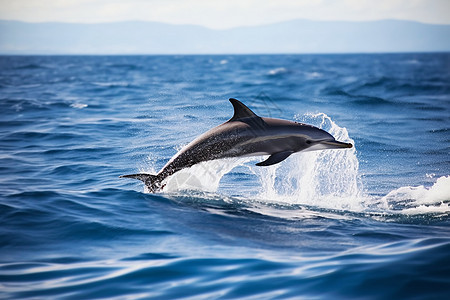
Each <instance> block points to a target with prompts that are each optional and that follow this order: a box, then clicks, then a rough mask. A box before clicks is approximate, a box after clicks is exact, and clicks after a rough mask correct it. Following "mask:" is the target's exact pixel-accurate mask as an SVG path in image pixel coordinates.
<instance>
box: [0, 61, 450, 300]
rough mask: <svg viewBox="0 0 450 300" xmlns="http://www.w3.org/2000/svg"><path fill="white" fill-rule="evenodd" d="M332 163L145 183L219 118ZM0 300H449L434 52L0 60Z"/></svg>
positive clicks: (444, 89) (442, 128) (199, 170)
mask: <svg viewBox="0 0 450 300" xmlns="http://www.w3.org/2000/svg"><path fill="white" fill-rule="evenodd" d="M230 97H235V98H237V99H240V100H241V101H243V102H244V103H245V104H247V105H248V106H249V107H250V108H251V109H253V110H254V111H255V112H256V113H257V114H259V115H261V116H266V117H267V116H270V117H276V118H284V119H289V120H297V121H302V122H307V123H310V124H313V125H315V126H319V127H321V128H324V129H326V130H327V131H329V132H330V133H332V134H333V135H334V136H335V137H336V138H337V139H338V140H341V141H346V142H352V143H354V145H355V147H354V148H352V149H346V150H327V151H321V152H308V153H297V154H295V155H292V156H291V157H289V158H288V159H287V160H285V161H283V162H282V163H280V164H277V165H274V166H270V167H257V166H255V163H257V162H258V161H261V159H262V158H258V157H257V158H236V159H225V160H218V161H212V162H206V163H202V164H199V165H196V166H194V167H192V168H190V169H187V170H184V171H181V172H179V173H177V174H175V175H174V176H172V177H171V178H169V180H168V182H167V186H166V188H165V190H164V191H162V192H160V193H156V194H149V193H146V192H145V189H144V186H143V184H142V183H141V182H139V181H134V180H131V179H119V178H118V176H119V175H123V174H130V173H135V172H139V171H143V172H150V173H153V172H157V171H158V170H159V169H160V168H161V167H162V166H163V165H164V164H165V163H166V162H167V161H168V160H169V159H170V158H171V157H172V156H173V155H174V154H175V153H176V152H177V150H179V149H180V148H181V147H182V146H184V145H186V144H187V143H189V142H190V141H191V140H193V139H194V138H195V137H196V136H198V135H199V134H201V133H203V132H205V131H206V130H208V129H210V128H212V127H214V126H217V125H219V124H221V123H222V122H224V121H226V120H228V119H229V118H230V117H231V116H232V113H233V110H232V106H231V104H230V103H229V102H228V100H227V99H228V98H230ZM0 117H1V119H0V224H1V225H0V226H1V227H0V298H2V299H52V298H53V299H104V298H108V299H179V298H187V299H449V297H450V217H449V213H450V156H449V154H450V131H449V130H450V54H449V53H425V54H414V53H412V54H367V55H366V54H365V55H254V56H225V55H224V56H34V57H32V56H2V57H0Z"/></svg>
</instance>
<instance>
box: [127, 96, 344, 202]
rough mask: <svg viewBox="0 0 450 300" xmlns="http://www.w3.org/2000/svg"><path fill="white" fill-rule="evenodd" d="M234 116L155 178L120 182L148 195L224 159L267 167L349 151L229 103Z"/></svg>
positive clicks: (315, 132) (303, 128) (303, 127)
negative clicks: (295, 156)
mask: <svg viewBox="0 0 450 300" xmlns="http://www.w3.org/2000/svg"><path fill="white" fill-rule="evenodd" d="M230 102H231V104H233V107H234V115H233V117H232V118H231V119H230V120H228V121H227V122H225V123H223V124H222V125H219V126H217V127H214V128H212V129H210V130H209V131H207V132H205V133H203V134H202V135H200V136H199V137H197V138H196V139H195V140H193V141H192V142H190V143H189V144H188V145H187V146H185V147H184V148H183V149H181V150H180V151H179V152H178V153H177V154H175V156H173V157H172V158H171V159H170V160H169V162H167V164H166V165H165V166H164V167H163V168H162V169H161V171H159V172H158V174H156V175H151V174H145V173H141V174H131V175H122V176H120V177H121V178H134V179H139V180H142V181H143V182H144V183H145V185H146V186H147V187H148V190H149V191H150V192H152V193H153V192H156V191H158V190H161V189H162V188H163V187H164V184H163V181H164V180H165V179H166V178H167V177H169V176H170V175H172V174H174V173H176V172H178V171H180V170H182V169H185V168H189V167H191V166H193V165H195V164H198V163H200V162H203V161H208V160H214V159H219V158H226V157H239V156H257V155H270V156H269V158H267V159H266V160H265V161H262V162H260V163H257V164H256V165H257V166H270V165H273V164H277V163H279V162H281V161H283V160H285V159H286V158H287V157H288V156H289V155H291V154H292V153H295V152H300V151H314V150H324V149H342V148H351V147H352V144H349V143H343V142H338V141H336V140H335V139H334V137H333V136H332V135H331V134H329V133H328V132H326V131H324V130H322V129H319V128H317V127H314V126H311V125H307V124H302V123H297V122H292V121H287V120H281V119H273V118H262V117H259V116H257V115H256V114H255V113H254V112H252V111H251V110H250V109H249V108H248V107H247V106H245V105H244V104H243V103H242V102H240V101H239V100H236V99H233V98H231V99H230Z"/></svg>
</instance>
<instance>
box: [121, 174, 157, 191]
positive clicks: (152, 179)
mask: <svg viewBox="0 0 450 300" xmlns="http://www.w3.org/2000/svg"><path fill="white" fill-rule="evenodd" d="M119 178H134V179H138V180H141V181H143V182H144V183H145V185H146V186H147V188H148V191H149V192H150V193H154V192H156V191H159V190H160V189H162V188H163V187H164V186H163V185H162V183H161V181H162V179H161V178H160V177H159V176H158V175H152V174H145V173H139V174H129V175H121V176H119Z"/></svg>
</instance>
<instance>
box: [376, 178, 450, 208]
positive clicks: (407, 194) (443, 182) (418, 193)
mask: <svg viewBox="0 0 450 300" xmlns="http://www.w3.org/2000/svg"><path fill="white" fill-rule="evenodd" d="M382 202H383V203H384V204H385V207H386V208H387V209H389V210H391V211H397V210H399V208H400V209H401V211H402V212H403V213H407V214H421V213H428V212H434V213H436V212H442V213H448V212H450V176H442V177H439V178H438V179H437V180H436V183H435V184H434V185H433V186H431V187H430V188H427V187H424V186H423V185H420V186H405V187H401V188H398V189H396V190H393V191H391V192H389V193H388V194H387V195H386V196H384V197H383V198H382Z"/></svg>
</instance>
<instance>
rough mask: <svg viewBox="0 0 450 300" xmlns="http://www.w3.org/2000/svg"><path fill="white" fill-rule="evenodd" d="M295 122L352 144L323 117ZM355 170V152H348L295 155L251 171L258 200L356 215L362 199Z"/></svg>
mask: <svg viewBox="0 0 450 300" xmlns="http://www.w3.org/2000/svg"><path fill="white" fill-rule="evenodd" d="M297 119H298V120H299V121H302V122H305V123H309V124H314V125H316V126H317V127H319V128H321V129H324V130H326V131H328V132H329V133H330V134H331V135H333V136H334V137H335V138H336V139H337V140H339V141H343V142H348V143H352V144H354V141H353V140H352V139H351V138H350V137H349V135H348V132H347V130H346V129H345V128H342V127H339V126H337V125H336V124H335V123H334V122H333V121H332V120H331V119H330V117H328V116H327V115H325V114H323V113H320V114H314V115H313V114H308V115H305V116H303V117H297ZM358 166H359V164H358V159H357V157H356V150H355V148H351V149H345V150H324V151H314V152H304V153H297V154H294V155H292V156H291V157H290V158H289V160H286V162H285V163H283V164H277V165H273V166H270V167H267V168H252V170H253V171H254V172H255V174H257V175H258V177H259V178H260V182H261V186H262V190H261V193H260V195H259V197H260V198H263V199H267V200H271V201H277V202H285V203H286V202H287V203H292V204H294V203H295V204H308V205H313V206H320V207H324V208H332V209H350V210H358V211H359V210H361V209H362V203H361V201H362V199H364V197H363V194H362V184H361V180H360V178H359V176H358Z"/></svg>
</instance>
